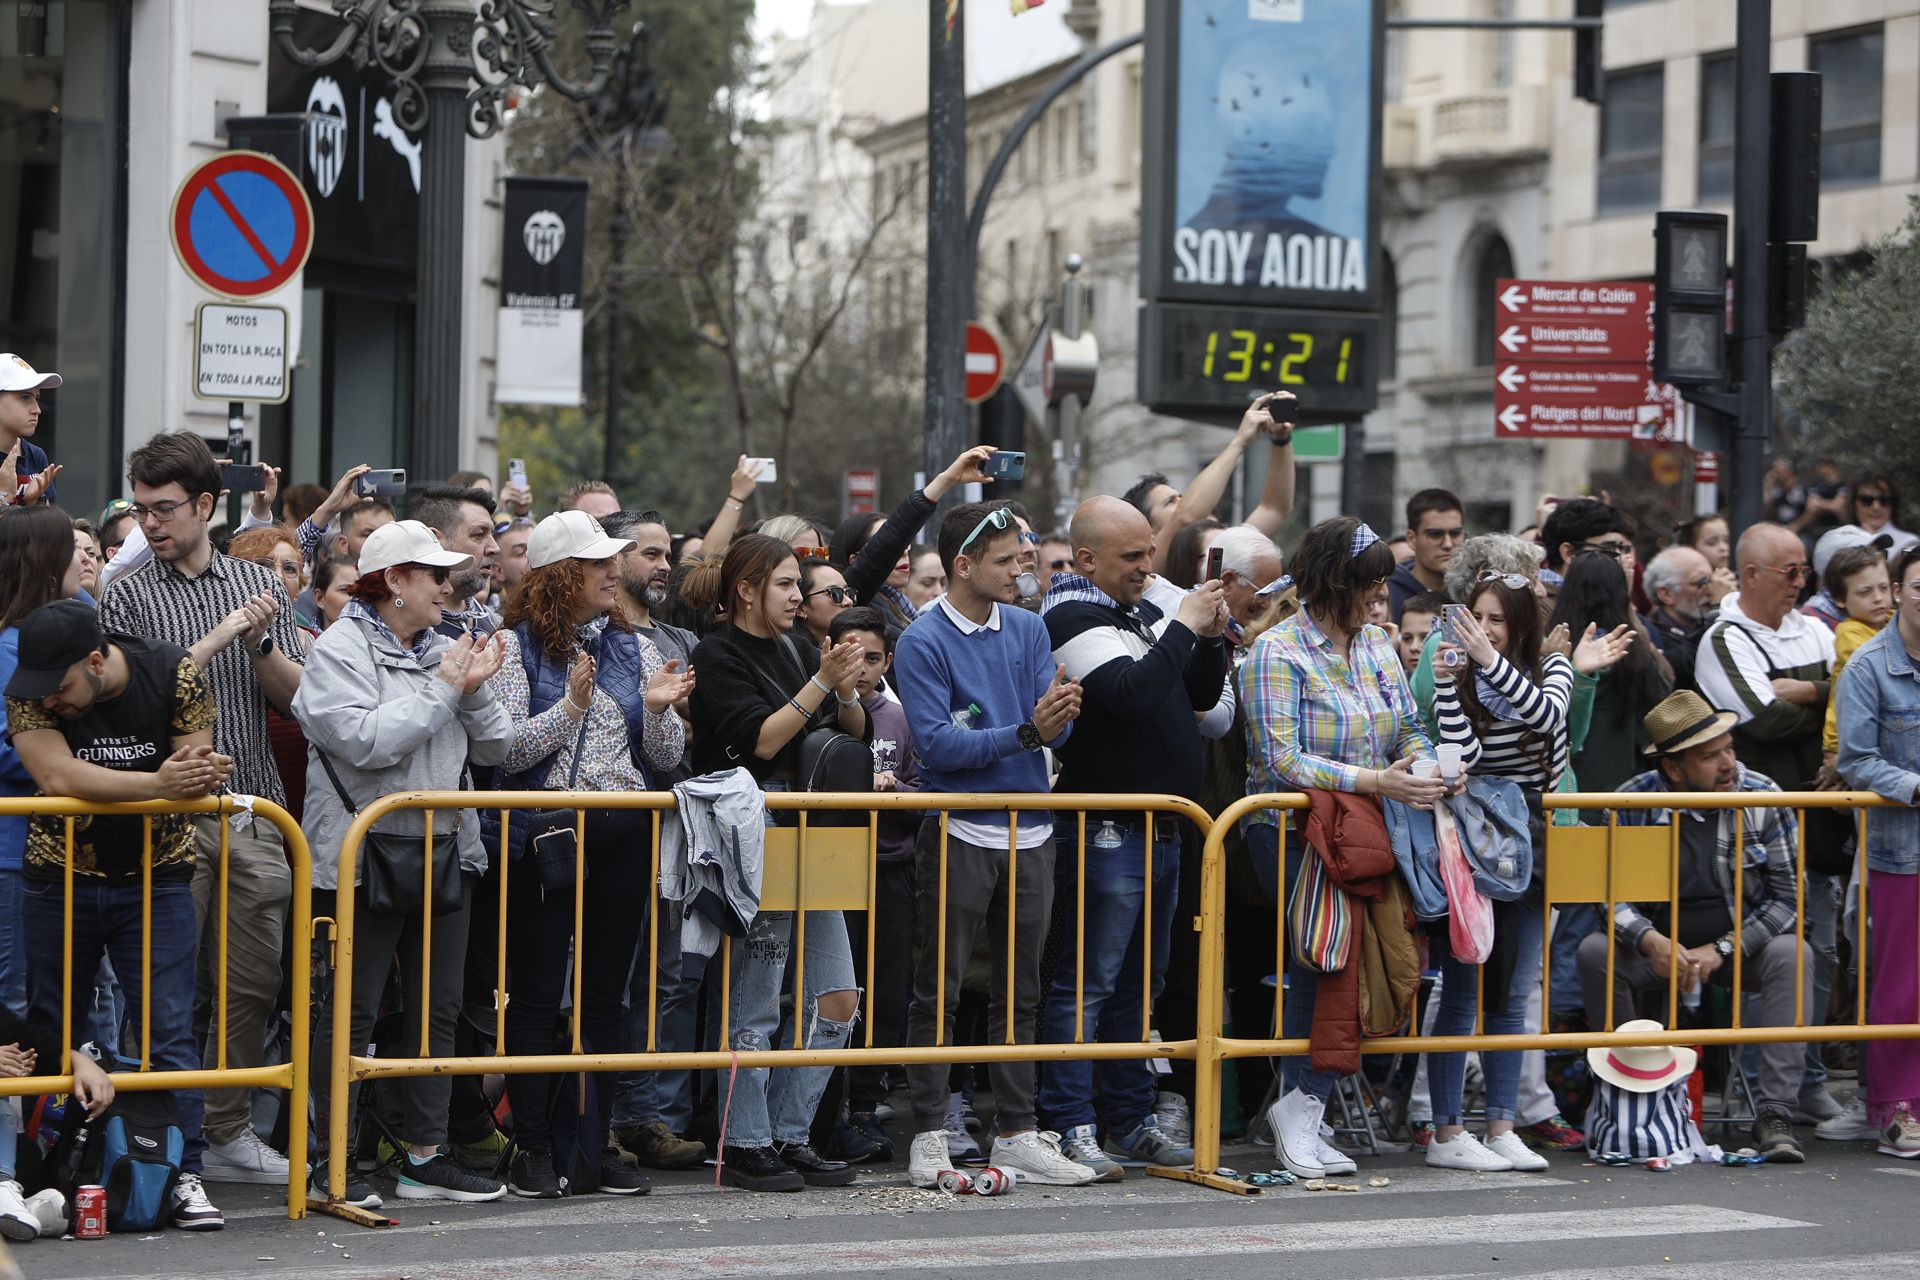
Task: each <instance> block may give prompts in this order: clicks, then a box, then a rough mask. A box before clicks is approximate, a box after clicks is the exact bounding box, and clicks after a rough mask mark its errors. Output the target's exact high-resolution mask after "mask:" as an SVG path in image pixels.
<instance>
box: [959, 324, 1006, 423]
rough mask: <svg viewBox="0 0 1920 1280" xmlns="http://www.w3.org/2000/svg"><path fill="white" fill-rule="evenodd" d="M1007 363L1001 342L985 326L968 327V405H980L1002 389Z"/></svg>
mask: <svg viewBox="0 0 1920 1280" xmlns="http://www.w3.org/2000/svg"><path fill="white" fill-rule="evenodd" d="M1006 367H1007V363H1006V360H1005V359H1004V358H1002V356H1001V354H1000V340H999V339H998V338H996V337H994V336H993V334H992V333H991V332H989V331H988V330H987V328H986V327H985V326H984V325H978V324H973V323H969V324H968V325H967V403H968V404H979V403H980V402H981V401H982V400H985V399H986V398H987V397H988V396H990V395H992V394H993V393H994V392H995V391H998V390H999V389H1000V378H1001V376H1002V375H1003V374H1004V373H1005V372H1006Z"/></svg>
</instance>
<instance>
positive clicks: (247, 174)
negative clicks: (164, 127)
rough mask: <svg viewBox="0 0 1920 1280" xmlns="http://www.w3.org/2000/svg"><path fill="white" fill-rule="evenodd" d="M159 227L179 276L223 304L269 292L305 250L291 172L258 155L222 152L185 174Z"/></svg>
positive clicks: (300, 195)
mask: <svg viewBox="0 0 1920 1280" xmlns="http://www.w3.org/2000/svg"><path fill="white" fill-rule="evenodd" d="M167 227H168V230H169V232H170V234H171V236H172V239H173V251H174V254H175V256H177V257H178V258H179V259H180V265H181V266H182V267H183V268H185V269H186V272H187V274H188V275H190V276H192V277H193V278H194V279H195V280H196V281H198V282H199V283H200V285H201V286H202V287H203V288H205V289H206V290H208V291H209V292H211V293H215V294H218V295H220V296H221V297H225V298H258V297H261V296H263V295H265V294H269V293H272V292H273V291H274V290H276V289H278V288H280V287H281V286H282V285H285V284H286V283H287V282H288V281H289V280H292V279H293V278H294V277H295V276H296V275H298V274H299V273H300V269H301V268H302V267H304V266H305V265H306V264H307V255H308V254H309V253H311V252H312V250H313V206H312V204H311V203H309V202H308V200H307V193H306V190H305V189H304V188H303V187H302V186H301V185H300V180H299V179H298V178H296V177H295V176H294V175H293V171H292V170H290V169H288V168H287V167H286V166H285V165H283V164H281V163H280V162H279V161H278V160H275V159H274V158H273V157H272V156H269V155H263V154H261V153H260V152H258V151H228V152H223V153H222V154H220V155H218V156H215V157H214V158H213V159H211V160H208V161H207V162H206V163H205V164H202V165H201V166H199V167H198V168H196V169H195V170H194V171H193V172H192V173H189V174H188V175H187V177H186V180H185V181H184V182H182V183H181V184H180V190H179V191H177V192H176V193H175V194H174V197H173V211H172V214H171V216H170V217H169V218H168V219H167Z"/></svg>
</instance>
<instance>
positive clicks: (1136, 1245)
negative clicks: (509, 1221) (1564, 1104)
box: [220, 1204, 1858, 1280]
mask: <svg viewBox="0 0 1920 1280" xmlns="http://www.w3.org/2000/svg"><path fill="white" fill-rule="evenodd" d="M1811 1225H1813V1224H1811V1223H1807V1222H1801V1221H1798V1220H1796V1219H1792V1218H1781V1217H1772V1216H1769V1215H1765V1214H1757V1213H1745V1212H1741V1211H1738V1210H1731V1209H1719V1208H1715V1207H1713V1206H1711V1205H1688V1204H1680V1205H1662V1206H1657V1207H1650V1208H1643V1209H1621V1208H1608V1209H1579V1210H1560V1211H1549V1212H1543V1213H1497V1214H1456V1215H1454V1216H1452V1217H1444V1218H1442V1217H1426V1218H1382V1219H1376V1220H1374V1221H1371V1222H1292V1223H1288V1222H1277V1223H1272V1224H1268V1225H1258V1226H1256V1225H1247V1226H1240V1227H1222V1226H1206V1227H1179V1228H1172V1229H1166V1230H1133V1231H1068V1232H1049V1233H1046V1234H1039V1233H1035V1234H1011V1235H1001V1236H993V1237H985V1238H981V1237H970V1238H960V1239H951V1240H933V1239H928V1238H927V1237H925V1236H924V1235H922V1236H911V1237H904V1238H899V1239H893V1240H866V1241H846V1242H838V1243H830V1242H809V1243H806V1244H804V1245H796V1244H794V1243H787V1244H779V1245H732V1246H729V1245H720V1244H715V1245H711V1246H707V1247H694V1248H679V1249H656V1250H650V1251H632V1252H625V1251H623V1252H610V1251H596V1252H591V1253H575V1254H560V1255H553V1254H543V1255H539V1256H538V1266H539V1270H540V1271H541V1273H543V1274H546V1275H564V1276H567V1277H568V1280H602V1278H604V1280H628V1278H630V1277H633V1276H646V1277H647V1278H648V1280H676V1278H684V1277H709V1276H748V1277H774V1276H797V1275H815V1274H823V1275H824V1274H852V1273H861V1272H868V1273H871V1272H884V1271H908V1270H912V1271H920V1272H928V1271H931V1272H933V1273H934V1274H941V1273H951V1272H958V1271H976V1272H982V1273H984V1272H986V1271H989V1270H991V1269H993V1268H995V1267H999V1268H1005V1267H1012V1266H1055V1267H1070V1268H1074V1269H1077V1270H1081V1271H1084V1268H1086V1267H1087V1266H1089V1265H1090V1264H1094V1263H1099V1262H1121V1261H1137V1260H1142V1259H1158V1258H1212V1257H1239V1256H1251V1255H1264V1254H1297V1253H1324V1252H1336V1251H1337V1252H1345V1251H1349V1250H1358V1249H1418V1250H1421V1251H1422V1252H1423V1253H1426V1254H1431V1253H1432V1252H1433V1251H1435V1250H1439V1249H1446V1248H1450V1247H1457V1246H1463V1245H1482V1244H1491V1243H1495V1242H1505V1241H1525V1242H1528V1243H1535V1242H1539V1241H1548V1240H1590V1239H1607V1240H1615V1239H1623V1238H1638V1239H1643V1240H1654V1239H1661V1238H1664V1237H1676V1236H1694V1235H1717V1234H1724V1233H1731V1232H1749V1231H1770V1230H1779V1229H1783V1228H1788V1227H1806V1226H1811ZM379 1239H380V1237H379V1236H378V1235H372V1234H369V1235H367V1236H363V1237H359V1238H357V1239H356V1242H355V1243H356V1246H362V1245H364V1246H365V1247H368V1248H369V1251H371V1250H372V1249H373V1248H377V1246H378V1240H379ZM529 1262H530V1259H529V1258H526V1257H511V1258H479V1259H470V1260H469V1259H463V1260H446V1261H442V1262H437V1263H434V1264H432V1266H431V1268H428V1267H427V1266H426V1265H424V1264H415V1265H416V1267H417V1268H418V1269H419V1270H420V1272H421V1274H423V1275H424V1274H428V1273H429V1271H430V1273H431V1274H432V1275H433V1276H434V1277H436V1280H525V1277H526V1276H527V1274H528V1265H529ZM1850 1265H1851V1266H1855V1267H1857V1265H1858V1263H1857V1260H1853V1261H1852V1262H1851V1263H1850ZM396 1266H398V1268H399V1273H400V1274H406V1273H408V1272H409V1270H410V1268H408V1266H407V1265H406V1264H404V1263H401V1264H396V1263H393V1262H388V1263H386V1264H384V1265H361V1264H349V1265H344V1266H338V1267H333V1266H326V1265H324V1264H323V1265H320V1266H314V1265H312V1264H311V1262H309V1265H308V1266H306V1267H304V1268H303V1271H304V1273H305V1274H307V1275H309V1276H324V1277H326V1278H327V1280H391V1278H392V1277H393V1276H394V1275H395V1274H396ZM1750 1273H1751V1264H1748V1265H1747V1266H1746V1267H1745V1268H1744V1269H1743V1270H1742V1273H1741V1274H1742V1275H1747V1274H1750ZM1565 1274H1566V1275H1567V1276H1568V1277H1569V1278H1571V1277H1572V1276H1574V1275H1576V1274H1590V1273H1575V1272H1567V1273H1565ZM1639 1274H1642V1275H1644V1274H1646V1271H1645V1269H1644V1268H1642V1269H1640V1270H1639ZM1679 1274H1680V1273H1678V1272H1676V1276H1678V1275H1679ZM1685 1274H1687V1275H1689V1276H1693V1275H1698V1274H1699V1272H1698V1270H1697V1268H1688V1269H1686V1272H1685ZM1800 1274H1803V1273H1800V1272H1796V1275H1800ZM285 1275H286V1272H285V1270H284V1269H279V1270H271V1271H257V1272H225V1273H222V1274H221V1277H220V1280H283V1278H284V1276H285Z"/></svg>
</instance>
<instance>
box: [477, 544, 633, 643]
mask: <svg viewBox="0 0 1920 1280" xmlns="http://www.w3.org/2000/svg"><path fill="white" fill-rule="evenodd" d="M585 590H586V573H585V571H584V570H583V568H582V567H581V562H580V561H578V560H575V559H572V558H571V557H569V558H568V559H565V560H560V561H557V562H555V563H553V564H547V565H541V566H540V567H539V568H538V569H529V570H527V576H526V577H524V578H522V579H521V580H520V586H519V587H518V588H517V589H516V590H515V591H514V592H513V594H512V595H510V596H509V597H508V598H507V604H506V608H505V609H503V610H502V611H501V615H500V625H501V627H502V628H506V627H517V626H519V625H520V624H521V623H523V622H524V623H526V624H527V627H528V629H529V630H530V631H532V632H533V634H534V635H535V636H537V637H538V638H539V640H540V647H541V649H543V650H544V651H545V652H546V655H547V656H548V657H549V658H552V659H553V660H554V661H556V662H566V661H568V660H570V659H571V658H572V657H573V649H574V641H573V628H574V622H573V612H574V607H575V606H576V605H577V604H578V603H579V601H580V599H581V596H582V594H583V593H584V592H585ZM607 617H608V620H609V625H611V626H615V627H618V628H620V630H622V631H631V630H632V628H631V627H629V626H628V625H627V620H626V617H625V616H624V615H623V614H622V613H621V612H620V611H619V610H617V609H616V610H614V611H612V612H611V613H609V614H608V615H607Z"/></svg>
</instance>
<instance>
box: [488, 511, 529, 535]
mask: <svg viewBox="0 0 1920 1280" xmlns="http://www.w3.org/2000/svg"><path fill="white" fill-rule="evenodd" d="M532 526H533V521H532V520H530V519H528V518H527V517H526V516H515V517H514V518H513V519H511V520H502V521H500V522H499V523H497V524H495V525H494V526H493V536H494V537H496V538H497V537H499V536H500V535H501V534H503V533H505V532H506V531H507V530H509V529H527V528H531V527H532Z"/></svg>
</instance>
